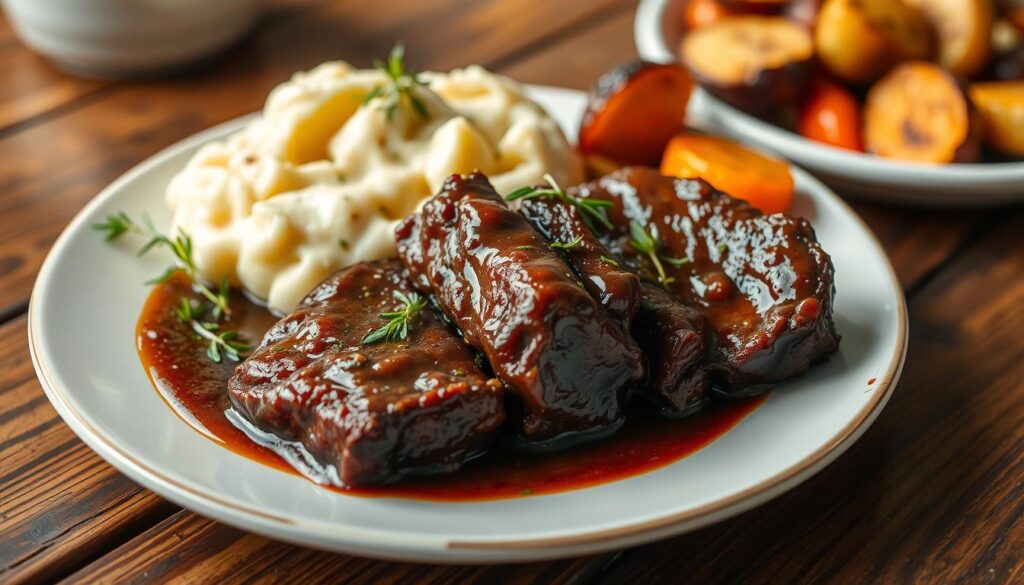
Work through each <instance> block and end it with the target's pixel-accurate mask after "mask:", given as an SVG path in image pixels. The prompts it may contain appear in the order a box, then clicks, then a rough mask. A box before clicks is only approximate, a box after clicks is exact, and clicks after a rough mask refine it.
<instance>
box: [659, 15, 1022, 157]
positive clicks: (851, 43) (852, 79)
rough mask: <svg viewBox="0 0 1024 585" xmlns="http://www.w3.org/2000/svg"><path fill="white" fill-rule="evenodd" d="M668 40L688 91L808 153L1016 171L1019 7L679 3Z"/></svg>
mask: <svg viewBox="0 0 1024 585" xmlns="http://www.w3.org/2000/svg"><path fill="white" fill-rule="evenodd" d="M679 26H680V27H683V28H684V33H683V36H682V41H681V43H680V47H679V60H680V63H681V64H682V65H683V66H684V67H685V68H686V69H687V71H688V72H689V73H690V75H691V77H692V78H693V80H694V81H695V82H696V83H698V84H700V85H701V87H703V88H704V89H705V90H706V91H707V92H708V93H710V94H712V95H714V96H715V97H717V98H718V99H720V100H722V101H724V102H727V103H729V104H731V105H733V106H736V107H738V108H740V109H742V110H744V111H746V112H748V113H750V114H753V115H755V116H758V117H760V118H762V119H764V120H766V121H768V122H771V123H773V124H776V125H778V126H780V127H782V128H785V129H788V130H790V131H793V132H797V133H799V134H801V135H803V136H804V137H806V138H808V139H811V140H815V141H818V142H822V143H824V144H828V145H830V146H833V147H836V148H841V149H846V150H851V151H857V152H867V153H871V154H875V155H878V156H881V157H885V158H890V159H898V160H905V161H914V162H920V163H932V164H942V163H956V162H983V161H1005V160H1014V159H1020V158H1024V0H686V6H685V9H684V10H683V22H681V23H679Z"/></svg>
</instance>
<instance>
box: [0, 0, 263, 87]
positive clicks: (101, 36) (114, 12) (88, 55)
mask: <svg viewBox="0 0 1024 585" xmlns="http://www.w3.org/2000/svg"><path fill="white" fill-rule="evenodd" d="M259 4H260V3H259V0H215V1H212V2H211V1H209V0H3V6H4V11H5V12H6V14H7V17H8V19H9V20H10V22H11V26H12V27H13V28H14V30H15V32H16V33H17V34H18V36H19V37H20V38H21V40H22V41H23V42H24V43H25V44H26V45H28V46H29V47H30V48H32V49H33V50H35V51H36V52H38V53H40V54H42V55H44V56H46V57H48V58H50V59H52V60H53V61H54V62H55V63H56V64H57V65H58V66H60V67H63V68H65V69H68V70H70V71H73V72H75V73H80V74H85V75H97V76H114V77H119V76H132V75H142V74H146V73H153V72H159V71H165V70H169V69H173V68H175V67H177V66H180V65H183V64H186V63H190V62H194V61H196V60H199V59H201V58H203V57H205V56H207V55H209V54H211V53H214V52H216V51H218V50H220V49H223V48H224V47H226V46H228V45H229V44H231V43H233V42H234V41H236V40H237V39H238V38H240V37H241V36H242V35H243V34H245V32H246V31H248V30H249V28H250V27H251V26H252V24H253V22H255V20H256V17H257V15H258V13H259Z"/></svg>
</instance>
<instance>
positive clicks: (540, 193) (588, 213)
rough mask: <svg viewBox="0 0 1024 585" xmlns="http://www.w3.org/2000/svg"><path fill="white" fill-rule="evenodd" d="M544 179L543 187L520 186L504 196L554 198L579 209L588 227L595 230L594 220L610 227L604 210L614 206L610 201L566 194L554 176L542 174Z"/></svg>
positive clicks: (609, 221)
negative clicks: (545, 185) (545, 183)
mask: <svg viewBox="0 0 1024 585" xmlns="http://www.w3.org/2000/svg"><path fill="white" fill-rule="evenodd" d="M544 180H545V181H547V184H548V186H547V187H546V188H545V187H520V188H519V189H516V190H515V191H513V192H511V193H509V194H508V195H506V196H505V200H506V201H515V200H516V199H538V198H545V199H555V200H557V201H562V202H563V203H568V204H569V205H573V206H575V207H576V209H579V210H580V215H582V216H583V221H585V222H586V223H587V225H588V226H590V229H592V230H594V231H597V228H596V226H595V222H596V223H597V224H599V225H601V226H602V227H604V228H605V229H609V230H610V229H612V222H611V220H609V219H608V213H607V212H606V211H605V210H606V209H608V208H610V207H614V206H615V204H614V203H612V202H611V201H604V200H602V199H594V198H592V197H572V196H570V195H568V194H566V192H565V191H563V190H562V188H561V187H559V186H558V183H556V182H555V179H554V177H552V176H551V175H549V174H546V173H545V175H544Z"/></svg>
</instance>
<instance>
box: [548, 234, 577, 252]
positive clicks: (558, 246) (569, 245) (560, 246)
mask: <svg viewBox="0 0 1024 585" xmlns="http://www.w3.org/2000/svg"><path fill="white" fill-rule="evenodd" d="M582 241H583V236H576V238H575V239H574V240H573V241H571V242H566V243H562V242H551V243H550V244H548V247H549V248H551V249H552V250H572V249H573V248H575V247H576V246H579V245H580V242H582Z"/></svg>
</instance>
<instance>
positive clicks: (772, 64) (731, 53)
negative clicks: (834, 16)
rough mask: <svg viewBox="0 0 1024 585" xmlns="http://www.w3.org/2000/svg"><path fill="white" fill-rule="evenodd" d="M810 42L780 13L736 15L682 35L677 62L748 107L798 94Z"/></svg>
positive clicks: (810, 50)
mask: <svg viewBox="0 0 1024 585" xmlns="http://www.w3.org/2000/svg"><path fill="white" fill-rule="evenodd" d="M813 52H814V47H813V43H812V42H811V35H810V33H809V32H808V31H807V29H806V28H804V27H802V26H800V25H799V24H797V23H795V22H793V21H790V20H787V19H785V18H781V17H770V16H738V17H735V18H730V19H727V20H724V21H722V22H719V23H717V24H714V25H711V26H709V27H707V28H704V29H701V30H698V31H694V32H692V33H690V34H688V35H686V36H685V37H684V38H683V42H682V47H681V53H682V62H683V64H684V65H686V67H688V68H689V69H690V72H691V73H693V77H694V79H695V80H696V81H697V82H698V83H700V85H701V87H703V88H704V89H706V90H707V91H708V92H710V93H711V94H713V95H715V96H717V97H718V98H720V99H722V100H724V101H726V102H728V103H730V104H733V105H735V106H737V107H739V108H741V109H743V110H746V111H749V112H765V111H767V110H770V109H772V108H774V107H776V106H780V105H783V104H787V103H791V102H794V101H796V100H797V99H799V98H800V97H802V95H803V92H804V90H805V88H806V85H807V82H808V80H809V78H810V61H811V57H812V56H813Z"/></svg>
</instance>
